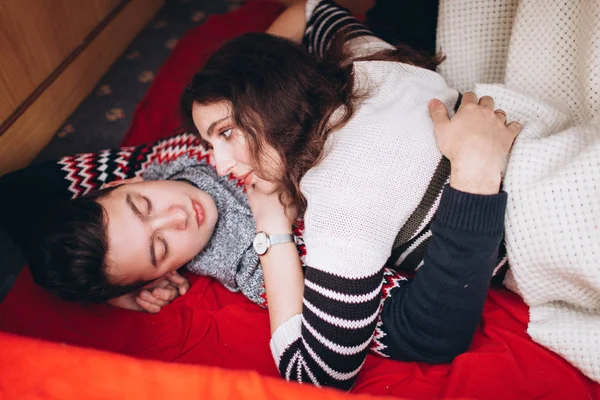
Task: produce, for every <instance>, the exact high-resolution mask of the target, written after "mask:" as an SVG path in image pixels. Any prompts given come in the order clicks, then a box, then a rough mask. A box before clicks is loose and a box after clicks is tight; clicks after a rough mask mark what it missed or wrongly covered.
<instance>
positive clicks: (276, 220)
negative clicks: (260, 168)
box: [244, 174, 295, 234]
mask: <svg viewBox="0 0 600 400" xmlns="http://www.w3.org/2000/svg"><path fill="white" fill-rule="evenodd" d="M244 183H245V184H246V193H247V194H248V202H249V203H250V209H251V210H252V215H254V221H255V222H256V230H257V231H264V232H266V233H268V234H276V233H291V232H292V221H291V220H290V218H293V217H295V212H287V213H286V211H287V210H286V208H285V207H284V206H283V205H282V204H281V202H280V201H279V194H278V193H277V190H276V189H277V187H276V185H275V184H274V183H272V182H268V181H265V180H263V179H260V178H258V177H257V176H255V175H254V174H251V175H250V176H248V177H247V178H246V181H245V182H244ZM288 216H289V217H290V218H288Z"/></svg>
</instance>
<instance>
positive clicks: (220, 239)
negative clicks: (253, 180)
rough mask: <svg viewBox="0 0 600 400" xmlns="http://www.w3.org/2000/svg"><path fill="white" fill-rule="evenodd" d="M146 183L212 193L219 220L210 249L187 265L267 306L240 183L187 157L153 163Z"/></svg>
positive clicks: (251, 220)
mask: <svg viewBox="0 0 600 400" xmlns="http://www.w3.org/2000/svg"><path fill="white" fill-rule="evenodd" d="M142 175H143V177H144V179H146V180H183V181H186V182H188V183H190V184H192V185H194V186H196V187H197V188H198V189H200V190H202V191H204V192H206V193H208V194H209V195H210V196H211V197H212V198H213V199H214V200H215V204H216V205H217V211H218V213H219V217H218V219H217V224H216V226H215V230H214V233H213V235H212V237H211V238H210V240H209V242H208V244H207V245H206V247H205V248H204V249H203V250H202V251H201V252H200V253H199V254H198V255H197V256H196V257H194V258H193V259H192V260H191V261H190V262H189V263H187V264H186V265H185V267H186V268H187V269H189V270H190V271H192V272H194V273H196V274H199V275H205V276H209V277H213V278H215V279H217V280H219V281H220V282H221V283H222V284H223V285H224V286H225V287H226V288H227V289H229V290H231V291H233V292H237V291H241V292H242V293H243V294H244V295H246V297H248V298H249V299H250V300H252V301H253V302H255V303H257V304H260V305H262V304H263V303H264V278H263V274H262V269H261V268H260V264H259V258H258V255H257V254H256V252H255V251H254V249H253V248H252V240H253V239H254V235H255V233H256V225H255V223H254V218H253V217H252V212H251V211H250V206H249V205H248V199H247V198H246V195H245V194H244V193H243V190H242V188H241V187H239V186H238V185H237V181H235V180H229V179H228V178H227V177H219V176H218V175H217V173H216V171H215V169H214V168H213V167H212V166H210V165H207V164H205V163H200V162H198V161H196V160H195V159H192V158H189V157H187V156H181V157H179V158H177V159H175V160H173V161H171V162H169V163H164V164H158V163H155V164H152V165H151V166H150V167H148V169H147V170H146V171H144V173H143V174H142Z"/></svg>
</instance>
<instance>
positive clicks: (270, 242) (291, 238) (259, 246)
mask: <svg viewBox="0 0 600 400" xmlns="http://www.w3.org/2000/svg"><path fill="white" fill-rule="evenodd" d="M290 242H291V243H296V235H294V234H292V233H280V234H276V235H268V234H267V233H265V232H262V231H260V232H257V233H256V235H255V236H254V240H253V241H252V247H254V251H256V254H258V255H259V256H263V255H265V254H267V252H268V251H269V249H270V248H271V246H275V245H277V244H283V243H290Z"/></svg>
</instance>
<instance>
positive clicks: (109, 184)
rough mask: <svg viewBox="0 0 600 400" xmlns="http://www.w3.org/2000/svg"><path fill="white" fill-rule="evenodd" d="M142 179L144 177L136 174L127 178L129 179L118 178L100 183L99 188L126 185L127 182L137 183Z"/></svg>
mask: <svg viewBox="0 0 600 400" xmlns="http://www.w3.org/2000/svg"><path fill="white" fill-rule="evenodd" d="M143 181H144V178H142V177H141V176H136V177H133V178H129V179H119V180H116V181H112V182H107V183H105V184H104V185H102V186H101V187H100V189H108V188H110V187H115V186H121V185H126V184H128V183H139V182H143Z"/></svg>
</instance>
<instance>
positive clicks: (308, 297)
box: [271, 267, 383, 390]
mask: <svg viewBox="0 0 600 400" xmlns="http://www.w3.org/2000/svg"><path fill="white" fill-rule="evenodd" d="M382 278H383V269H381V270H379V271H377V272H376V273H374V274H372V275H370V276H365V277H361V278H349V277H344V276H340V275H339V274H335V275H334V274H331V273H328V272H325V271H322V270H318V269H315V268H311V267H307V269H306V275H305V289H304V300H303V310H302V314H298V315H296V316H294V317H292V318H290V319H289V320H288V321H286V322H285V323H283V324H282V325H281V326H280V327H279V328H278V329H277V330H276V331H275V332H274V334H273V337H272V339H271V351H272V352H273V357H274V359H275V361H276V363H277V365H278V367H279V371H280V373H281V376H282V377H284V378H285V379H286V380H289V381H297V382H301V383H311V384H314V385H316V386H332V387H336V388H339V389H345V390H349V389H350V388H351V387H352V385H353V384H354V381H355V380H356V377H357V375H358V372H359V371H360V369H361V367H362V365H363V363H364V361H365V358H366V355H367V352H368V350H369V346H370V344H371V341H372V338H373V334H374V332H375V328H376V325H377V323H378V317H379V313H380V306H381V302H382V301H381V289H382Z"/></svg>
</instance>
